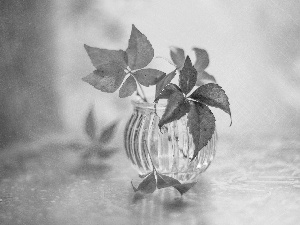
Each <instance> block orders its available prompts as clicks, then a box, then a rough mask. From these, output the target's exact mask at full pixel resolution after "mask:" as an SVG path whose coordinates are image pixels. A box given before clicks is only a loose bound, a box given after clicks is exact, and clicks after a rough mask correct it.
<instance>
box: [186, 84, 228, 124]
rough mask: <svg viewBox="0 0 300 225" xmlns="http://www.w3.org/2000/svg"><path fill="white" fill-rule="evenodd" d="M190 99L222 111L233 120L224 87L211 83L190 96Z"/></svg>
mask: <svg viewBox="0 0 300 225" xmlns="http://www.w3.org/2000/svg"><path fill="white" fill-rule="evenodd" d="M190 98H192V99H194V100H196V101H199V102H202V103H204V104H206V105H208V106H212V107H217V108H219V109H222V110H223V111H224V112H226V113H228V114H229V116H230V119H231V112H230V107H229V105H230V104H229V101H228V97H227V95H226V94H225V91H224V90H223V89H222V87H221V86H219V85H218V84H213V83H209V84H205V85H202V86H200V87H199V88H197V89H196V90H195V91H194V92H193V93H192V94H191V95H190ZM231 123H232V121H231Z"/></svg>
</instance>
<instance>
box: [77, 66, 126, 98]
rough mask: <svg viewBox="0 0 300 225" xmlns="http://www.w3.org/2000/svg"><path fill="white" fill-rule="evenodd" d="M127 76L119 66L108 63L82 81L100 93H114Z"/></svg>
mask: <svg viewBox="0 0 300 225" xmlns="http://www.w3.org/2000/svg"><path fill="white" fill-rule="evenodd" d="M125 75H126V74H125V72H124V70H123V69H122V68H121V67H120V66H119V65H118V64H116V63H108V64H103V65H101V66H100V67H99V68H98V69H97V70H95V71H94V72H93V73H91V74H89V75H87V76H86V77H84V78H82V80H83V81H85V82H87V83H89V84H91V85H92V86H94V87H95V88H96V89H98V90H100V91H103V92H108V93H113V92H115V91H116V90H117V89H118V88H119V87H120V86H121V84H122V82H123V80H124V78H125Z"/></svg>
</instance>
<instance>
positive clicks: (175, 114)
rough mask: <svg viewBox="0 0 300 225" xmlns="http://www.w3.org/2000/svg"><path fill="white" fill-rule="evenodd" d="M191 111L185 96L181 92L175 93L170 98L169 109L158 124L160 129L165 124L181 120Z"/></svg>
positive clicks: (167, 108)
mask: <svg viewBox="0 0 300 225" xmlns="http://www.w3.org/2000/svg"><path fill="white" fill-rule="evenodd" d="M189 110H190V104H189V102H188V100H187V99H186V98H185V97H184V96H183V94H182V92H181V91H175V92H174V93H172V94H171V95H170V97H169V98H168V103H167V107H166V109H165V112H164V114H163V115H162V118H161V119H160V121H159V123H158V127H159V129H161V127H162V126H163V125H164V124H167V123H170V122H172V121H174V120H179V119H180V118H181V117H183V116H184V115H185V114H186V113H188V112H189Z"/></svg>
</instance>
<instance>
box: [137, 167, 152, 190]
mask: <svg viewBox="0 0 300 225" xmlns="http://www.w3.org/2000/svg"><path fill="white" fill-rule="evenodd" d="M155 189H156V179H155V175H154V171H153V172H152V173H151V174H150V175H149V176H147V177H146V178H145V179H144V180H143V181H142V182H141V183H140V184H139V186H138V188H137V189H135V188H134V191H136V190H137V191H140V192H142V193H144V194H150V193H153V192H154V191H155Z"/></svg>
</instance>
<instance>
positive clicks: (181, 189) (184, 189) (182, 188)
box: [173, 182, 197, 195]
mask: <svg viewBox="0 0 300 225" xmlns="http://www.w3.org/2000/svg"><path fill="white" fill-rule="evenodd" d="M196 183H197V182H193V183H186V184H178V185H174V186H173V187H174V188H176V189H177V191H179V192H180V194H181V195H183V194H184V193H186V192H187V191H188V190H190V189H191V188H192V187H193V186H194V185H195V184H196Z"/></svg>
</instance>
